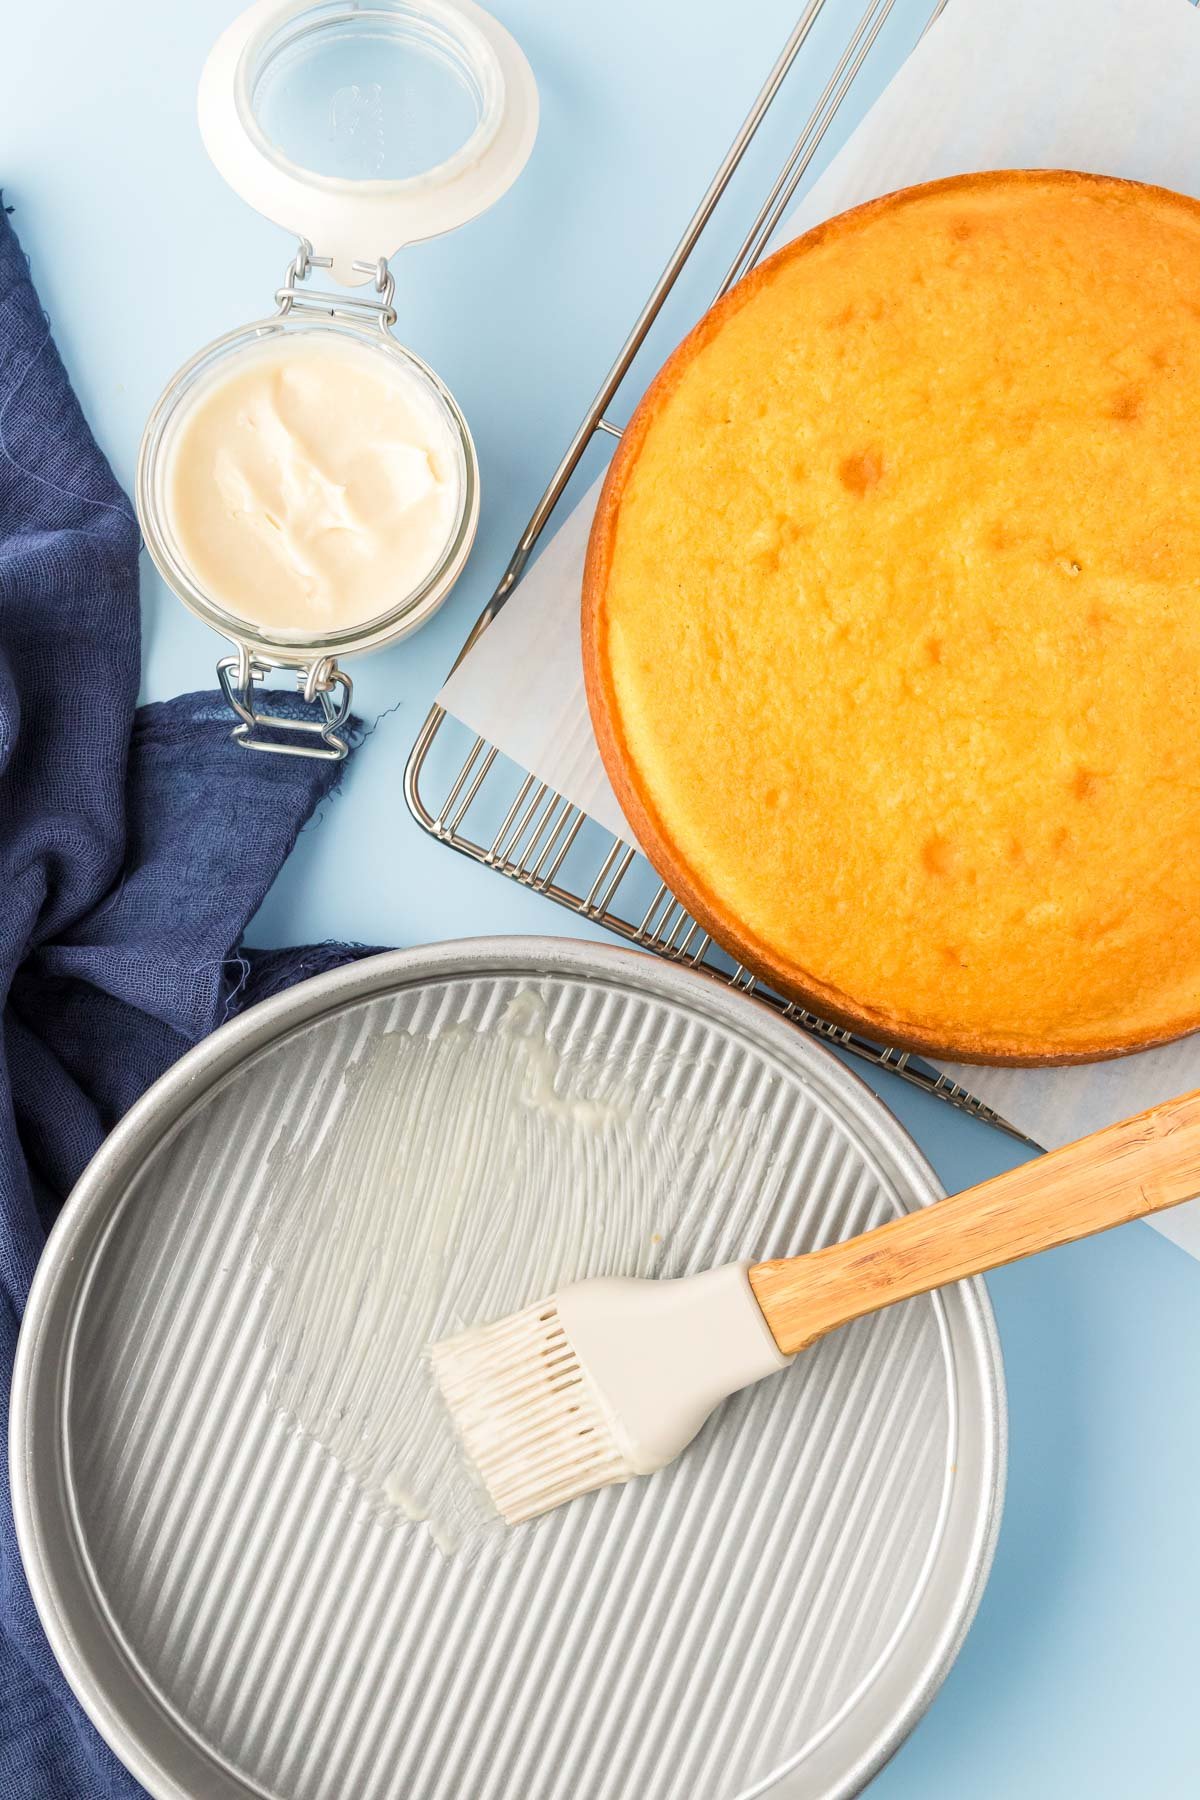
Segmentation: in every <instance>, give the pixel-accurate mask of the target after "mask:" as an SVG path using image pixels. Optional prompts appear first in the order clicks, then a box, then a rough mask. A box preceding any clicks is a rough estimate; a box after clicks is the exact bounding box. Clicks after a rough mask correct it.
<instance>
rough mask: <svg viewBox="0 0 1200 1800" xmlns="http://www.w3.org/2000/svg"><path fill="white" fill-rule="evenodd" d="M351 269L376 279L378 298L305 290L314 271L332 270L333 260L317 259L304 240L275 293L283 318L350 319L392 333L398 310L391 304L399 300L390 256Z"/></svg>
mask: <svg viewBox="0 0 1200 1800" xmlns="http://www.w3.org/2000/svg"><path fill="white" fill-rule="evenodd" d="M352 266H353V268H354V270H355V271H356V273H357V274H359V275H371V276H373V277H374V284H375V293H376V294H377V295H378V299H375V300H365V299H356V298H355V296H354V295H353V294H349V293H339V294H331V293H326V292H323V291H321V290H320V289H316V288H309V289H306V288H305V287H304V286H303V284H304V283H305V282H306V281H307V280H308V277H309V275H310V274H311V273H312V271H313V270H314V269H332V267H333V258H332V256H316V255H315V254H314V253H313V247H312V245H311V244H310V243H309V241H308V239H307V238H301V239H300V248H299V249H298V250H297V252H296V254H295V256H294V257H293V258H292V260H291V262H290V263H289V264H288V267H287V273H286V275H285V276H284V282H283V286H282V287H281V288H277V289H276V290H275V302H276V304H277V306H278V307H279V313H280V317H281V318H286V317H287V315H288V313H290V312H298V313H316V314H318V315H319V316H320V317H322V318H325V319H349V320H351V321H352V322H353V323H354V324H356V325H361V324H362V323H363V322H364V321H366V322H368V323H370V322H372V321H373V322H374V323H375V324H377V325H378V326H379V329H380V330H381V331H390V330H391V328H392V326H393V325H394V324H395V323H396V308H395V307H394V306H393V305H392V301H393V300H394V299H395V297H396V277H395V276H394V275H393V274H392V272H391V270H390V269H389V268H388V264H387V257H386V256H381V257H380V258H379V259H378V261H377V262H355V263H354V264H353V265H352Z"/></svg>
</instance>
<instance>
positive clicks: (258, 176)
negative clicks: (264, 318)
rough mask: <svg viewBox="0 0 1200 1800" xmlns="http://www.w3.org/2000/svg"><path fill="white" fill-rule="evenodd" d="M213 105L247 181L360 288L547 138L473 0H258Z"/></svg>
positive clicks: (236, 167)
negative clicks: (539, 138)
mask: <svg viewBox="0 0 1200 1800" xmlns="http://www.w3.org/2000/svg"><path fill="white" fill-rule="evenodd" d="M199 114H200V130H201V134H202V136H203V138H204V144H205V147H206V149H207V150H208V153H209V155H210V157H211V158H212V160H213V163H214V164H215V165H216V167H217V169H218V170H219V171H220V173H221V175H222V176H223V177H224V178H225V180H226V181H227V182H228V183H229V185H230V187H231V188H233V190H234V192H235V193H237V194H239V195H240V196H241V198H242V199H243V200H246V201H248V202H249V204H250V205H251V206H253V207H254V208H255V209H256V210H257V211H258V212H260V213H262V214H263V216H264V217H266V218H268V219H270V220H272V221H273V223H275V224H277V225H282V226H284V227H286V228H287V229H288V230H289V231H291V232H294V233H295V235H296V236H297V237H299V238H304V239H307V240H308V242H309V243H311V244H313V245H314V246H315V247H316V248H317V249H318V250H319V251H320V252H321V254H322V255H324V256H329V257H331V258H332V259H333V261H332V269H333V275H334V278H335V279H336V280H337V281H339V282H341V283H342V284H343V285H345V286H356V285H359V284H361V283H362V282H364V281H365V280H367V279H369V276H368V274H367V273H366V272H365V270H366V269H367V268H369V267H370V266H371V265H374V264H375V263H377V261H378V259H379V258H381V257H382V258H387V257H390V256H392V255H393V254H394V253H395V252H396V251H397V250H399V249H400V248H402V247H403V246H404V245H407V244H412V243H417V242H420V241H421V240H422V239H424V238H429V237H436V236H438V235H439V234H440V233H442V232H445V231H452V230H454V229H455V227H457V226H459V225H463V224H465V223H466V222H467V221H468V220H469V219H473V218H475V217H476V216H477V215H478V214H479V213H481V212H483V211H485V210H486V208H487V207H489V206H491V205H492V203H493V202H494V201H496V200H498V199H499V198H500V196H501V195H502V194H503V193H504V192H505V191H506V190H507V189H508V188H509V187H510V186H511V184H512V183H513V181H515V179H516V177H517V176H518V175H519V174H520V172H521V170H522V168H523V167H524V165H525V163H526V161H527V159H528V156H529V153H530V150H531V149H532V148H533V141H534V138H535V136H536V134H537V122H538V97H537V87H536V84H535V82H534V78H533V72H532V70H531V69H530V67H529V64H528V62H527V61H526V59H525V57H524V55H523V53H522V51H521V49H520V47H519V46H518V44H517V43H516V42H515V40H514V39H513V38H512V37H511V36H510V35H509V33H508V32H507V31H506V30H505V29H504V27H503V26H502V25H500V24H499V23H498V22H497V21H496V20H495V19H493V18H492V17H491V15H490V14H489V13H487V12H485V11H484V10H483V8H482V7H481V6H477V5H475V4H474V0H256V4H254V5H253V6H251V7H249V8H248V10H247V11H246V12H244V13H242V14H241V15H240V16H239V17H238V18H237V19H235V20H234V22H233V24H232V25H230V26H229V28H228V29H227V30H226V31H225V32H224V33H223V34H222V35H221V37H220V38H219V39H218V40H217V43H216V44H215V45H214V47H213V50H212V52H211V54H210V56H209V58H208V61H207V63H206V64H205V68H204V73H203V75H202V76H201V79H200V93H199ZM355 265H358V266H357V267H356V266H355Z"/></svg>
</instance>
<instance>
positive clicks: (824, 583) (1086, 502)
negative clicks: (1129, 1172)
mask: <svg viewBox="0 0 1200 1800" xmlns="http://www.w3.org/2000/svg"><path fill="white" fill-rule="evenodd" d="M1198 418H1200V206H1198V205H1197V204H1196V203H1195V202H1193V201H1190V200H1186V199H1183V198H1181V197H1178V196H1175V195H1170V194H1167V193H1165V192H1163V191H1161V190H1157V189H1149V188H1144V187H1140V186H1138V185H1136V184H1132V183H1126V182H1118V181H1115V180H1108V179H1104V178H1097V177H1086V176H1078V175H1069V174H1057V173H1048V174H1040V173H1010V174H1000V175H989V176H978V177H963V178H959V179H956V180H953V181H949V182H939V183H935V184H932V185H931V186H929V187H926V188H918V189H911V190H908V191H907V192H905V193H903V194H900V195H897V196H892V197H889V198H888V199H886V200H883V201H878V202H875V203H873V204H872V205H870V206H867V207H864V208H860V209H859V210H858V211H856V212H854V213H850V214H846V215H844V216H843V217H842V218H841V219H838V220H835V221H833V222H832V223H831V224H830V225H828V226H823V227H820V228H819V229H818V230H817V231H815V232H813V233H810V234H809V235H808V236H807V237H805V238H802V239H800V240H799V241H798V242H797V243H795V244H793V245H790V246H788V247H787V248H786V249H785V250H784V251H782V252H780V253H779V255H777V256H776V257H774V258H772V259H771V260H770V261H769V262H768V263H766V264H764V265H763V266H762V267H761V268H760V269H759V270H758V271H756V272H755V274H754V275H753V276H751V277H750V278H749V279H748V280H747V281H746V282H743V283H742V284H741V285H740V286H739V287H738V288H737V289H735V290H734V291H733V293H732V294H731V295H730V296H729V297H728V298H727V299H726V300H725V301H724V302H722V303H721V304H720V305H719V306H718V307H716V308H715V309H714V310H713V312H712V313H710V314H709V315H708V317H707V318H706V319H705V320H704V321H702V323H701V325H700V326H699V327H697V330H696V331H695V332H694V333H693V334H692V336H691V337H690V338H689V339H688V340H687V341H686V342H685V344H684V345H683V346H682V347H681V349H680V350H679V351H678V352H677V353H676V355H675V356H674V357H673V358H672V359H671V361H670V362H669V363H668V365H667V367H666V369H665V370H664V371H663V373H662V375H661V376H660V377H659V379H658V380H657V382H656V383H655V384H654V386H653V387H652V389H651V390H650V392H649V394H648V395H647V397H646V400H645V401H644V402H643V404H642V406H641V408H639V411H638V413H637V415H636V416H635V419H634V421H633V422H632V424H631V426H630V428H629V430H628V431H627V432H626V433H625V436H624V439H623V441H622V445H621V447H620V450H619V451H618V455H617V458H616V460H615V462H614V464H613V468H612V470H611V471H610V475H609V479H608V482H607V485H606V489H605V494H604V498H603V500H602V503H601V508H600V511H599V513H598V515H597V521H596V525H595V528H594V531H593V536H592V543H591V547H590V551H589V562H588V572H587V579H586V583H585V604H584V633H585V664H586V668H587V675H588V686H589V698H590V701H591V704H592V709H593V715H594V718H595V720H596V724H597V732H598V736H599V739H600V743H601V749H602V752H603V754H604V757H605V761H606V764H607V765H608V767H609V770H610V773H611V774H612V776H613V778H614V782H615V785H616V787H617V791H618V795H619V797H620V798H621V800H622V802H623V804H624V805H625V807H626V810H627V812H628V814H629V817H630V820H631V823H632V824H633V826H634V829H635V830H636V831H637V833H638V835H639V837H640V838H641V840H642V842H643V845H644V847H645V848H646V849H647V851H648V852H649V853H650V855H651V857H652V858H653V859H654V860H655V862H656V863H657V865H658V867H659V869H660V871H661V872H662V873H663V874H664V876H665V878H666V879H667V880H668V881H669V882H671V884H672V885H673V886H674V887H675V890H676V892H678V893H679V894H680V895H681V897H682V898H683V899H684V900H685V901H686V902H687V903H688V904H689V905H690V906H691V907H692V909H693V911H694V912H695V913H696V914H697V916H699V917H700V918H701V919H702V921H703V922H704V923H705V924H706V925H707V926H708V927H709V928H710V929H712V930H713V931H714V934H715V935H716V936H717V938H718V939H719V940H721V941H724V942H725V943H726V944H727V945H729V946H731V947H732V948H733V949H734V950H735V951H736V952H737V953H738V954H740V955H744V956H745V957H746V959H747V960H748V961H749V962H750V963H751V964H752V966H755V967H756V968H758V969H759V970H760V971H761V972H763V973H765V974H766V975H767V976H768V977H769V978H774V979H776V980H777V981H778V982H779V983H780V984H781V985H782V986H783V987H784V988H785V989H786V990H787V991H789V992H791V993H793V994H798V995H800V996H801V997H802V998H803V999H804V1000H805V1001H806V1003H808V1004H810V1005H811V1006H812V1007H813V1009H814V1010H817V1011H823V1012H824V1013H825V1014H826V1015H827V1016H830V1017H833V1018H837V1019H841V1020H843V1021H848V1022H851V1023H854V1024H855V1025H858V1026H860V1027H863V1028H866V1029H868V1030H873V1031H874V1032H875V1033H876V1035H880V1036H886V1037H888V1038H890V1039H893V1040H895V1041H900V1042H906V1043H910V1044H913V1045H916V1046H918V1047H925V1048H929V1049H938V1050H944V1051H946V1052H948V1053H951V1054H957V1055H961V1056H967V1057H970V1056H977V1057H981V1058H984V1059H986V1060H991V1059H1013V1060H1020V1059H1029V1060H1037V1059H1042V1058H1048V1057H1056V1058H1071V1057H1076V1056H1084V1055H1096V1054H1104V1053H1108V1052H1112V1051H1116V1050H1120V1049H1128V1048H1135V1047H1138V1046H1139V1045H1140V1044H1143V1043H1148V1042H1153V1041H1157V1040H1159V1039H1161V1038H1164V1037H1168V1036H1173V1035H1177V1034H1178V1033H1179V1032H1180V1031H1182V1030H1184V1029H1188V1028H1192V1027H1194V1026H1195V1025H1197V1024H1200V904H1198V903H1197V886H1198V881H1200V805H1198V804H1197V802H1198V799H1200V729H1198V727H1200V693H1198V682H1200V458H1198V457H1197V454H1196V421H1197V419H1198Z"/></svg>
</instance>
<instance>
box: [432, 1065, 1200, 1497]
mask: <svg viewBox="0 0 1200 1800" xmlns="http://www.w3.org/2000/svg"><path fill="white" fill-rule="evenodd" d="M1197 1194H1200V1092H1196V1093H1193V1094H1188V1095H1185V1096H1184V1097H1183V1098H1181V1099H1178V1100H1172V1101H1170V1102H1168V1103H1167V1104H1166V1105H1163V1106H1157V1107H1152V1108H1151V1109H1150V1110H1149V1111H1148V1112H1144V1113H1142V1114H1140V1115H1139V1116H1138V1117H1137V1118H1134V1119H1128V1120H1126V1121H1124V1122H1123V1123H1122V1124H1119V1125H1111V1126H1109V1127H1107V1128H1106V1129H1105V1130H1104V1131H1098V1132H1096V1133H1095V1134H1094V1135H1093V1136H1091V1137H1086V1138H1083V1139H1081V1140H1080V1141H1079V1142H1078V1143H1075V1144H1069V1145H1068V1146H1067V1147H1066V1148H1065V1149H1062V1150H1056V1151H1053V1152H1052V1153H1051V1154H1049V1155H1047V1156H1042V1157H1038V1158H1036V1159H1035V1160H1034V1161H1033V1162H1029V1163H1025V1164H1022V1165H1021V1167H1019V1168H1016V1169H1010V1170H1009V1171H1008V1172H1007V1173H1006V1174H1004V1175H997V1176H996V1177H995V1178H994V1179H993V1180H991V1181H985V1182H983V1183H982V1184H981V1185H980V1186H978V1187H974V1188H968V1189H967V1191H966V1192H965V1193H961V1194H957V1195H955V1196H954V1197H953V1198H951V1199H947V1200H939V1201H937V1202H936V1203H935V1204H934V1205H932V1206H927V1207H923V1208H921V1209H920V1210H918V1211H916V1212H912V1213H906V1214H904V1215H903V1216H902V1217H900V1218H897V1219H892V1220H889V1221H888V1223H887V1224H885V1225H880V1226H878V1227H877V1228H876V1229H875V1230H874V1231H868V1232H864V1233H863V1234H862V1236H860V1237H855V1238H849V1239H847V1240H846V1241H845V1242H843V1243H840V1244H831V1245H829V1246H828V1247H827V1248H825V1249H822V1250H814V1251H812V1252H810V1253H809V1254H808V1255H806V1256H791V1257H787V1258H784V1259H783V1260H781V1261H776V1262H760V1263H730V1264H728V1265H726V1266H725V1267H724V1268H719V1269H711V1270H708V1271H707V1272H706V1273H704V1274H701V1275H689V1276H685V1277H684V1278H683V1279H681V1280H676V1281H642V1280H625V1279H621V1278H607V1277H604V1278H600V1279H597V1280H592V1281H580V1282H576V1283H574V1284H573V1285H571V1286H569V1287H565V1288H563V1289H562V1290H561V1291H560V1292H559V1293H558V1294H556V1295H554V1296H553V1297H552V1298H551V1299H549V1300H545V1301H543V1302H542V1303H541V1304H540V1305H537V1306H530V1307H527V1308H526V1309H525V1310H524V1311H523V1312H519V1313H514V1314H512V1315H511V1316H510V1317H508V1318H506V1319H501V1320H499V1321H498V1322H497V1323H495V1324H492V1325H484V1326H480V1327H478V1328H477V1329H475V1330H471V1331H466V1332H463V1333H461V1334H460V1335H459V1336H457V1337H453V1338H448V1339H446V1340H444V1341H443V1342H442V1343H440V1344H437V1345H435V1346H434V1348H433V1353H432V1355H433V1367H434V1373H435V1376H436V1378H437V1382H438V1385H439V1386H440V1388H441V1391H442V1394H443V1397H444V1398H445V1401H446V1403H447V1405H448V1407H449V1409H450V1412H451V1415H452V1417H453V1419H454V1422H455V1424H456V1426H457V1428H458V1431H459V1433H460V1435H461V1437H462V1441H463V1444H464V1446H465V1448H466V1451H467V1454H468V1455H469V1457H470V1458H471V1460H472V1462H473V1463H474V1464H475V1466H476V1468H477V1469H478V1471H479V1473H480V1475H481V1476H482V1477H483V1480H484V1483H485V1485H486V1487H487V1490H488V1492H489V1494H490V1496H491V1498H492V1501H493V1503H494V1505H495V1507H496V1510H497V1511H498V1512H499V1513H500V1515H501V1517H502V1518H504V1519H506V1520H507V1521H508V1522H509V1524H514V1525H515V1524H518V1523H519V1522H520V1521H522V1520H524V1519H531V1518H534V1517H535V1516H536V1515H537V1514H538V1513H543V1512H548V1511H549V1510H550V1509H551V1508H552V1507H555V1506H560V1505H562V1504H563V1502H564V1501H567V1500H573V1499H575V1498H576V1497H577V1496H578V1495H580V1494H586V1493H589V1492H590V1491H591V1490H592V1489H593V1488H599V1487H607V1486H608V1485H609V1484H610V1483H613V1482H622V1481H628V1480H629V1479H630V1478H631V1477H632V1476H634V1475H649V1474H651V1473H653V1471H654V1470H656V1469H661V1468H662V1467H663V1466H664V1465H665V1464H666V1463H669V1462H671V1461H672V1460H673V1459H674V1458H675V1457H676V1456H678V1455H679V1453H680V1451H681V1450H683V1449H684V1447H685V1446H686V1445H687V1444H689V1443H690V1442H691V1440H692V1438H693V1437H695V1435H696V1433H697V1431H699V1429H700V1427H701V1425H703V1423H704V1421H705V1419H706V1418H707V1417H708V1415H709V1413H710V1412H711V1411H712V1410H713V1408H714V1407H715V1406H716V1405H717V1404H718V1403H719V1402H720V1401H721V1400H723V1399H725V1397H726V1396H727V1395H729V1394H732V1393H736V1392H737V1390H738V1389H739V1388H743V1387H747V1386H748V1385H749V1384H750V1383H751V1382H754V1381H761V1380H762V1379H763V1377H764V1376H767V1375H773V1374H775V1373H776V1372H777V1371H779V1370H780V1369H783V1368H785V1367H786V1366H787V1364H788V1363H789V1362H790V1361H791V1359H792V1357H793V1356H795V1355H796V1353H797V1352H798V1351H800V1350H803V1349H805V1348H806V1347H807V1346H808V1345H809V1344H812V1343H815V1341H816V1340H817V1339H818V1338H821V1337H824V1336H825V1335H826V1333H827V1332H830V1331H834V1330H836V1329H837V1327H838V1326H839V1325H846V1324H848V1323H849V1322H850V1321H851V1320H852V1319H857V1318H861V1317H862V1316H863V1314H865V1313H872V1312H878V1311H879V1310H881V1309H882V1308H883V1307H885V1306H892V1305H894V1304H895V1303H896V1301H898V1300H908V1299H911V1298H912V1297H913V1296H914V1295H916V1294H925V1293H928V1292H930V1290H931V1289H933V1288H939V1287H945V1286H947V1285H948V1284H949V1283H951V1282H954V1281H961V1280H963V1279H964V1278H965V1277H967V1276H970V1275H979V1274H982V1273H983V1271H985V1270H987V1269H996V1268H999V1267H1001V1265H1002V1264H1004V1263H1009V1262H1015V1261H1016V1260H1017V1259H1018V1258H1020V1257H1024V1256H1032V1255H1034V1254H1035V1253H1036V1252H1037V1251H1039V1250H1051V1249H1053V1248H1054V1247H1055V1246H1056V1245H1058V1244H1068V1243H1071V1242H1072V1241H1073V1240H1074V1239H1076V1238H1082V1237H1088V1236H1089V1235H1090V1234H1091V1233H1093V1232H1096V1231H1106V1230H1107V1229H1108V1228H1109V1227H1110V1226H1112V1225H1122V1224H1125V1223H1126V1222H1127V1221H1128V1220H1130V1219H1139V1218H1143V1217H1145V1215H1146V1214H1147V1213H1155V1212H1161V1211H1162V1210H1163V1209H1164V1208H1166V1207H1169V1206H1176V1205H1178V1204H1179V1202H1180V1201H1183V1200H1189V1199H1192V1198H1193V1197H1194V1196H1195V1195H1197Z"/></svg>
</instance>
